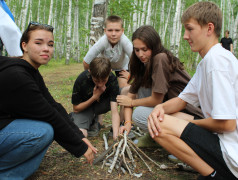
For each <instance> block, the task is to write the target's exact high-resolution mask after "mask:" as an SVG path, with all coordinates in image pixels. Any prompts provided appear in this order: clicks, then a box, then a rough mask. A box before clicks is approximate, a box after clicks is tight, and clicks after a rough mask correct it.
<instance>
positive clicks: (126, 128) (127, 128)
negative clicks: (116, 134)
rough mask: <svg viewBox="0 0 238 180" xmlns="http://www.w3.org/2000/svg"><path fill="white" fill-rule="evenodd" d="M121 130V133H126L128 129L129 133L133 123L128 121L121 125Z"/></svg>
mask: <svg viewBox="0 0 238 180" xmlns="http://www.w3.org/2000/svg"><path fill="white" fill-rule="evenodd" d="M119 131H120V134H124V131H126V135H128V134H129V132H130V131H131V123H127V124H125V125H124V126H121V127H120V129H119Z"/></svg>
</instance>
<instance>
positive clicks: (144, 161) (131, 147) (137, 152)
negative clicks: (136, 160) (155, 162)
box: [128, 141, 152, 171]
mask: <svg viewBox="0 0 238 180" xmlns="http://www.w3.org/2000/svg"><path fill="white" fill-rule="evenodd" d="M128 144H129V146H130V147H131V148H132V149H133V150H134V151H135V152H136V154H137V155H138V156H139V157H140V158H141V160H142V161H143V162H144V164H145V165H146V167H147V168H148V169H149V171H152V170H151V168H150V166H149V165H148V164H147V163H146V162H145V160H144V159H143V157H142V156H141V155H140V154H139V153H138V152H137V150H136V149H135V148H134V147H133V145H132V144H131V143H130V142H129V141H128Z"/></svg>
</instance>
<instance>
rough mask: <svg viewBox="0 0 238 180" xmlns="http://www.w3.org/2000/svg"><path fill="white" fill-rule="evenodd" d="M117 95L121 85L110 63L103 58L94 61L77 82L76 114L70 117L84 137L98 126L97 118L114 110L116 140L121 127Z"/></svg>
mask: <svg viewBox="0 0 238 180" xmlns="http://www.w3.org/2000/svg"><path fill="white" fill-rule="evenodd" d="M118 94H119V86H118V82H117V78H116V76H115V75H114V74H113V73H112V72H111V63H110V61H109V60H108V59H106V58H102V57H100V58H95V59H94V60H93V61H92V62H91V63H90V66H89V70H85V71H84V72H82V73H81V74H80V75H79V76H78V78H77V79H76V81H75V83H74V87H73V94H72V104H73V110H74V112H73V113H71V116H72V119H73V121H74V123H75V124H76V125H77V126H78V127H79V128H80V130H81V131H82V132H83V134H84V135H85V137H87V136H88V135H90V134H89V133H88V131H89V130H90V129H91V128H92V126H95V125H96V126H98V125H99V124H98V115H100V114H104V113H106V112H108V111H110V110H111V113H112V128H113V138H114V139H116V137H117V136H118V131H119V126H120V117H119V113H118V109H117V102H116V97H117V95H118ZM96 133H97V132H96ZM95 135H97V134H94V136H95ZM92 136H93V135H92Z"/></svg>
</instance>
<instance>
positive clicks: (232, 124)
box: [191, 117, 236, 133]
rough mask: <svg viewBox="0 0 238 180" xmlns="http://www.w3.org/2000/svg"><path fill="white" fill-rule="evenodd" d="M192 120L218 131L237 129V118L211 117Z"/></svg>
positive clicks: (210, 129)
mask: <svg viewBox="0 0 238 180" xmlns="http://www.w3.org/2000/svg"><path fill="white" fill-rule="evenodd" d="M191 122H192V123H194V124H196V125H198V126H201V127H203V128H205V129H208V130H209V131H212V132H216V133H223V132H232V131H234V130H235V129H236V120H235V119H226V120H221V119H212V117H209V118H206V119H201V120H192V121H191Z"/></svg>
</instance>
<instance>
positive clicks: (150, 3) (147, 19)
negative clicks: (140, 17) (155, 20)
mask: <svg viewBox="0 0 238 180" xmlns="http://www.w3.org/2000/svg"><path fill="white" fill-rule="evenodd" d="M151 5H152V2H151V0H149V2H148V9H147V16H146V24H151V21H150V20H151Z"/></svg>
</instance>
